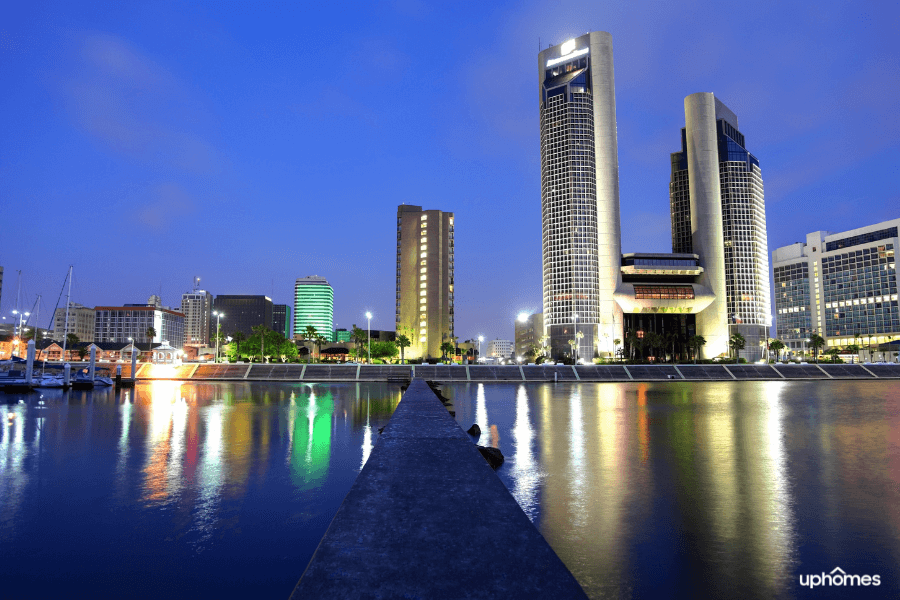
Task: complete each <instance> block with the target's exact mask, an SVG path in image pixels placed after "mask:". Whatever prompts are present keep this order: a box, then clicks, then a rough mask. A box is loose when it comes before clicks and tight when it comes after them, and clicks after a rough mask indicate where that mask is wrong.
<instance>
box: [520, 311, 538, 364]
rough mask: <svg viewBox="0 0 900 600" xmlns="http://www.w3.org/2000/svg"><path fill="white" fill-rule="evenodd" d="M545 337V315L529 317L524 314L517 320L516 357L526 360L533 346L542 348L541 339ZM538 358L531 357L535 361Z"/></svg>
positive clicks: (536, 314)
mask: <svg viewBox="0 0 900 600" xmlns="http://www.w3.org/2000/svg"><path fill="white" fill-rule="evenodd" d="M543 336H544V313H535V314H533V315H529V314H527V313H522V314H521V315H519V316H518V317H517V318H516V322H515V338H516V356H517V357H518V358H524V357H525V355H526V354H528V351H529V350H530V349H531V347H532V345H534V346H542V345H543V344H542V343H541V338H542V337H543ZM534 358H536V357H531V359H532V360H534Z"/></svg>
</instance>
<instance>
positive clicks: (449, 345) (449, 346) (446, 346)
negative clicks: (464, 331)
mask: <svg viewBox="0 0 900 600" xmlns="http://www.w3.org/2000/svg"><path fill="white" fill-rule="evenodd" d="M451 352H453V342H444V343H443V344H441V360H444V359H445V358H446V357H447V355H448V354H450V353H451Z"/></svg>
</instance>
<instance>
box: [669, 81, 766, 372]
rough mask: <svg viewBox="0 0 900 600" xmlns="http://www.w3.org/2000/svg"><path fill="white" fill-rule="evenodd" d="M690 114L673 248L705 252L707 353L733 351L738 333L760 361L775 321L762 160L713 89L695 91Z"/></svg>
mask: <svg viewBox="0 0 900 600" xmlns="http://www.w3.org/2000/svg"><path fill="white" fill-rule="evenodd" d="M684 112H685V124H686V127H685V128H684V129H682V130H681V145H682V148H681V152H675V153H673V154H672V181H671V183H670V186H669V197H670V202H671V210H672V251H673V252H679V253H696V254H697V255H699V257H700V266H701V267H703V273H702V274H701V275H700V278H699V283H701V284H702V285H704V286H706V287H707V288H709V290H711V291H712V293H713V294H714V296H715V299H714V300H713V302H712V304H710V306H709V307H708V308H706V309H705V310H703V311H702V312H701V313H699V314H698V315H697V334H698V335H702V336H703V337H704V338H705V339H706V342H707V344H706V346H705V347H704V348H703V351H704V354H705V355H707V356H717V355H719V354H721V353H727V352H728V339H729V337H730V336H731V335H732V334H735V333H740V334H741V335H743V336H744V339H745V341H746V346H745V349H744V350H743V351H742V352H741V353H740V355H741V356H742V357H744V358H746V359H748V360H756V359H758V358H760V356H761V353H760V343H762V344H763V345H764V344H765V340H766V338H767V336H768V328H769V326H770V325H771V324H772V309H771V301H770V299H769V256H768V247H767V239H766V207H765V201H764V196H763V182H762V174H761V172H760V169H759V160H758V159H757V158H756V157H755V156H753V155H752V154H751V153H750V152H748V151H747V149H746V144H745V142H744V135H743V134H742V133H741V132H740V131H739V130H738V120H737V116H736V115H735V114H734V113H733V112H732V111H731V110H730V109H729V108H728V107H727V106H725V105H724V104H722V102H721V101H720V100H719V99H718V98H716V97H715V96H714V95H713V94H711V93H697V94H691V95H690V96H688V97H687V98H685V99H684ZM726 324H727V327H726Z"/></svg>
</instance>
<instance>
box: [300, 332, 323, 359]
mask: <svg viewBox="0 0 900 600" xmlns="http://www.w3.org/2000/svg"><path fill="white" fill-rule="evenodd" d="M318 336H319V332H318V331H316V328H315V327H313V326H312V325H307V326H306V329H305V330H304V332H303V339H304V340H306V341H307V342H312V344H313V345H315V344H316V338H317V337H318ZM311 355H312V353H309V354H307V357H306V362H309V357H310V356H311ZM319 358H320V359H321V353H320V356H319Z"/></svg>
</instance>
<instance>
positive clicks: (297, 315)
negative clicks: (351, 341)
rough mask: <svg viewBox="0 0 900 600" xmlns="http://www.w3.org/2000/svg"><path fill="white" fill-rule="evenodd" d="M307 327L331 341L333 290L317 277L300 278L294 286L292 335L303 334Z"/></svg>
mask: <svg viewBox="0 0 900 600" xmlns="http://www.w3.org/2000/svg"><path fill="white" fill-rule="evenodd" d="M309 325H312V326H313V327H315V328H316V331H317V332H318V334H319V335H324V336H325V337H326V338H328V340H329V341H331V340H332V339H333V335H334V289H332V287H331V285H330V284H329V283H328V280H326V279H325V278H324V277H319V276H318V275H310V276H309V277H301V278H300V279H298V280H297V281H296V283H295V284H294V334H295V335H303V334H305V333H306V328H307V326H309Z"/></svg>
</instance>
